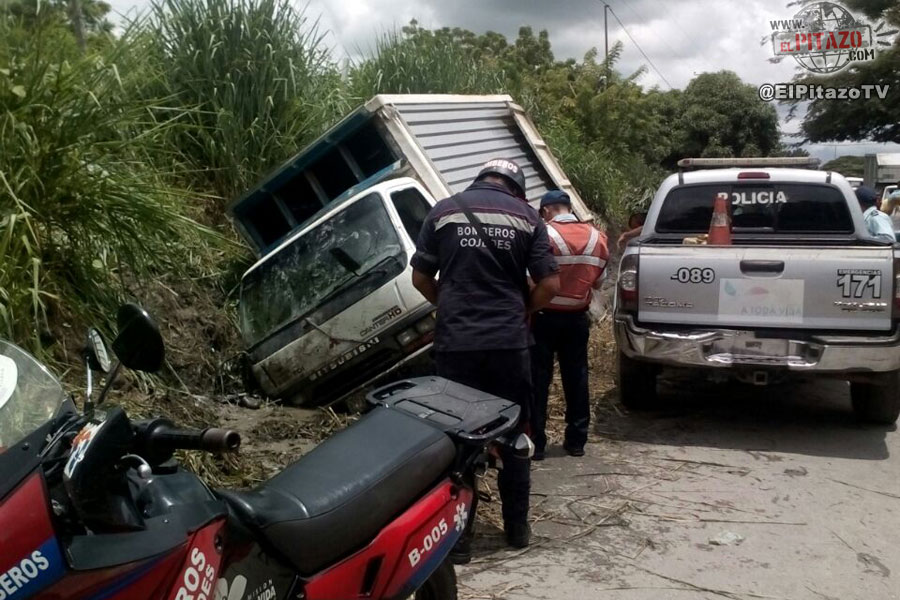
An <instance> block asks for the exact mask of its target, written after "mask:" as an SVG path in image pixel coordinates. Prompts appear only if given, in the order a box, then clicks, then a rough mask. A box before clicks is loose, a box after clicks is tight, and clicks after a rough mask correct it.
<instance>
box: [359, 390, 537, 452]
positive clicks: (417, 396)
mask: <svg viewBox="0 0 900 600" xmlns="http://www.w3.org/2000/svg"><path fill="white" fill-rule="evenodd" d="M366 399H367V400H368V401H369V403H370V404H372V405H375V406H384V407H387V408H390V409H393V410H399V411H402V412H405V413H407V414H411V415H413V416H415V417H418V418H419V419H422V420H423V421H425V422H427V423H429V424H431V425H433V426H435V427H437V428H439V429H441V430H442V431H444V432H445V433H447V434H449V435H451V436H454V437H457V438H459V439H460V440H462V441H463V442H471V443H482V442H484V441H488V440H491V439H495V438H497V437H499V436H501V435H503V434H505V433H507V432H509V431H511V430H512V429H513V428H514V427H515V426H516V423H517V422H518V420H519V414H520V408H519V406H518V405H517V404H515V403H514V402H510V401H508V400H504V399H503V398H499V397H497V396H494V395H492V394H488V393H486V392H482V391H480V390H477V389H475V388H471V387H469V386H466V385H462V384H461V383H456V382H455V381H450V380H449V379H444V378H443V377H415V378H412V379H404V380H401V381H396V382H394V383H391V384H388V385H386V386H383V387H380V388H378V389H376V390H373V391H372V392H370V393H369V394H368V395H367V396H366Z"/></svg>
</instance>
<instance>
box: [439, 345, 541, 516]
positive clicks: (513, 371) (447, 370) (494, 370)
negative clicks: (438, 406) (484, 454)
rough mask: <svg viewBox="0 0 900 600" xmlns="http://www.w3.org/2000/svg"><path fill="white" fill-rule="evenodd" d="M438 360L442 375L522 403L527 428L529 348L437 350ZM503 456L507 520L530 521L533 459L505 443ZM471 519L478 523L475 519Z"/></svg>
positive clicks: (523, 423)
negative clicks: (513, 451)
mask: <svg viewBox="0 0 900 600" xmlns="http://www.w3.org/2000/svg"><path fill="white" fill-rule="evenodd" d="M435 360H436V362H437V373H438V375H439V376H441V377H446V378H447V379H450V380H452V381H456V382H458V383H461V384H463V385H468V386H469V387H473V388H476V389H479V390H482V391H484V392H487V393H489V394H493V395H495V396H499V397H500V398H504V399H506V400H510V401H511V402H515V403H516V404H518V405H519V406H521V407H522V418H521V419H520V421H519V423H520V429H521V430H522V431H524V429H525V426H526V425H527V424H528V420H529V414H530V412H531V364H530V362H531V361H530V355H529V352H528V350H477V351H466V352H436V353H435ZM500 459H501V460H502V461H503V468H502V469H501V470H500V473H499V474H498V475H497V485H498V487H499V488H500V501H501V502H502V503H503V522H504V523H506V524H511V523H526V522H527V520H528V500H529V496H530V494H531V461H530V460H529V459H523V458H518V457H516V456H513V454H512V452H511V451H510V450H509V449H508V448H506V447H505V446H501V448H500ZM476 501H477V496H476ZM474 508H475V507H474V506H473V511H472V512H473V515H474V512H475V511H474ZM469 521H470V523H474V522H475V519H474V518H472V519H470V520H469ZM467 533H469V534H471V532H467Z"/></svg>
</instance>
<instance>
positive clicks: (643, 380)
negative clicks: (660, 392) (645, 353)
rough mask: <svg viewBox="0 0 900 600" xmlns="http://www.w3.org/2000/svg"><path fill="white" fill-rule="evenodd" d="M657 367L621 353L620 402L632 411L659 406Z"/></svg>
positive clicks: (619, 373) (619, 374)
mask: <svg viewBox="0 0 900 600" xmlns="http://www.w3.org/2000/svg"><path fill="white" fill-rule="evenodd" d="M658 372H659V369H658V367H657V366H656V365H652V364H650V363H645V362H640V361H637V360H634V359H632V358H629V357H628V356H626V355H625V354H624V353H623V352H622V351H621V350H620V351H619V371H618V384H619V400H621V401H622V404H623V405H625V408H628V409H630V410H647V409H650V408H653V407H655V406H656V404H657V397H656V376H657V374H658Z"/></svg>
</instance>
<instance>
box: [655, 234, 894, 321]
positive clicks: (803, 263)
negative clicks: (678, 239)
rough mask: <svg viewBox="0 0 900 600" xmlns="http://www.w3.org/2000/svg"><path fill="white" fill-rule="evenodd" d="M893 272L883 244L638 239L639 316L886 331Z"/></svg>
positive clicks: (888, 252) (673, 319)
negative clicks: (653, 242)
mask: <svg viewBox="0 0 900 600" xmlns="http://www.w3.org/2000/svg"><path fill="white" fill-rule="evenodd" d="M893 279H894V278H893V251H892V249H891V248H888V247H846V246H843V247H834V248H761V247H735V246H729V247H717V246H643V247H641V249H640V268H639V282H638V292H639V294H640V306H639V308H638V319H639V320H640V321H642V322H646V323H677V324H684V325H705V326H730V327H753V328H761V327H773V328H791V329H819V330H872V331H875V330H877V331H887V330H890V329H891V327H892V323H891V309H892V306H891V301H892V298H893V283H894V282H893Z"/></svg>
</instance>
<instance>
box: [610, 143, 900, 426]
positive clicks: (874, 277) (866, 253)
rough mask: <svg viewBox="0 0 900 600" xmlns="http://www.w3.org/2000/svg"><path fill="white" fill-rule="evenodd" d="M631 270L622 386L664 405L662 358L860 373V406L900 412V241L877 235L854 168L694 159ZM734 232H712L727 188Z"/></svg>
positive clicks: (847, 375)
mask: <svg viewBox="0 0 900 600" xmlns="http://www.w3.org/2000/svg"><path fill="white" fill-rule="evenodd" d="M679 164H680V166H682V167H683V168H684V169H700V170H691V171H687V172H685V171H684V170H683V171H682V172H679V173H677V174H674V175H671V176H669V177H668V178H667V179H666V180H665V181H664V182H663V184H662V185H661V186H660V188H659V190H658V191H657V193H656V195H655V197H654V199H653V202H652V204H651V206H650V210H649V213H648V214H647V215H646V222H645V224H644V227H643V230H642V232H641V235H640V236H639V237H638V238H636V239H635V240H633V241H632V242H631V243H630V244H629V245H628V246H627V247H626V250H625V253H624V256H623V258H622V262H621V265H620V271H619V279H618V284H617V286H618V289H617V296H616V307H615V319H614V327H615V336H616V341H617V343H618V348H619V359H618V360H619V389H620V392H621V398H622V401H623V403H624V404H625V405H626V406H628V407H630V408H648V407H651V406H655V405H657V404H658V397H657V385H656V384H657V376H658V375H659V373H660V371H661V369H662V368H664V367H665V368H679V369H690V370H694V371H695V372H697V373H698V375H700V376H703V375H711V376H713V377H716V376H718V377H719V378H722V377H728V378H736V379H739V380H741V381H744V382H748V383H753V384H757V385H768V384H773V383H777V382H780V381H783V380H785V379H787V378H789V377H806V378H820V377H828V378H834V379H838V380H844V381H848V382H849V385H850V396H851V400H852V404H853V408H854V411H855V412H856V413H857V415H858V416H859V417H860V418H862V419H863V420H865V421H870V422H876V423H893V422H894V421H896V419H897V417H898V414H900V250H898V249H897V248H896V247H895V246H894V245H892V244H890V243H886V242H882V241H878V240H875V239H873V238H872V236H871V235H869V233H868V232H867V230H866V227H865V224H864V222H863V216H862V211H861V209H860V206H859V204H858V202H857V200H856V197H855V195H854V192H853V190H852V189H851V187H850V185H849V184H848V183H847V180H846V179H845V178H844V177H843V176H842V175H839V174H837V173H830V172H825V171H819V170H813V169H811V168H792V167H798V166H802V167H813V166H814V164H813V163H810V159H802V158H801V159H791V158H782V159H685V160H683V161H681V163H679ZM720 195H724V198H723V199H724V200H725V202H723V203H722V205H723V207H725V210H726V211H727V213H728V214H727V220H728V221H730V233H731V235H730V237H731V242H730V244H727V245H725V244H721V245H711V244H709V243H708V242H709V239H708V238H707V237H706V235H705V234H707V233H708V232H709V231H710V227H711V221H712V220H713V213H714V204H715V201H716V198H717V197H718V196H720Z"/></svg>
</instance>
